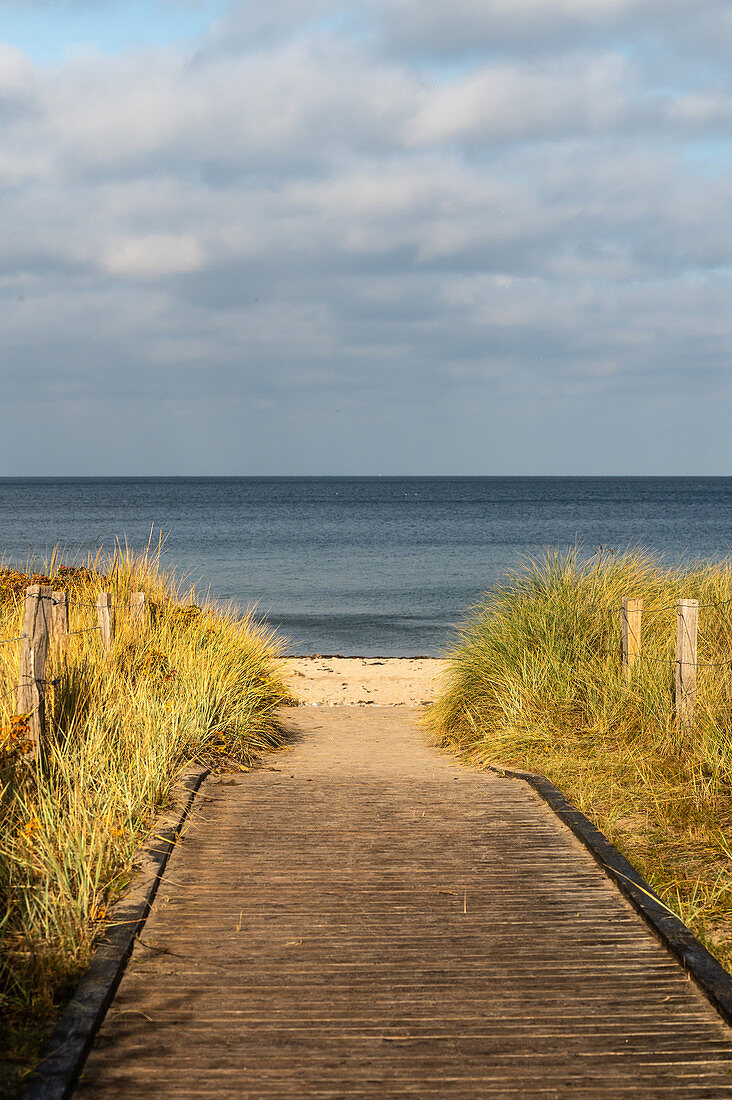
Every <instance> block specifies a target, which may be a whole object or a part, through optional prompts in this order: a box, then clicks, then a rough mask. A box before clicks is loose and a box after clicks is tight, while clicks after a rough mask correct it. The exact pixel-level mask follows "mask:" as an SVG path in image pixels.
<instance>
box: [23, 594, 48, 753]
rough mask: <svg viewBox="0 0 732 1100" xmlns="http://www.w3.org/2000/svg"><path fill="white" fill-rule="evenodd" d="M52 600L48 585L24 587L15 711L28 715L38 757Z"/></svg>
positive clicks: (44, 725)
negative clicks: (21, 637) (16, 709)
mask: <svg viewBox="0 0 732 1100" xmlns="http://www.w3.org/2000/svg"><path fill="white" fill-rule="evenodd" d="M51 599H52V597H51V586H50V585H48V584H32V585H31V586H30V588H26V590H25V608H24V611H23V632H22V633H23V639H22V643H21V647H20V676H19V679H18V714H27V715H28V732H29V734H30V740H31V741H32V743H33V755H34V756H38V754H39V752H40V750H41V746H42V744H43V738H44V735H45V732H46V699H45V694H44V693H45V690H46V658H47V656H48V633H49V630H48V628H49V621H50V618H51Z"/></svg>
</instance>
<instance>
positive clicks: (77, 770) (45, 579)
mask: <svg viewBox="0 0 732 1100" xmlns="http://www.w3.org/2000/svg"><path fill="white" fill-rule="evenodd" d="M46 571H47V573H48V574H50V576H39V575H37V574H36V575H33V576H32V577H31V576H30V575H27V574H22V573H19V572H17V571H15V570H13V569H9V568H0V638H12V637H15V636H16V635H18V634H19V632H20V624H21V620H22V604H23V598H24V594H25V588H26V586H27V585H28V584H30V583H51V584H52V585H53V586H54V588H67V589H68V590H69V600H70V623H69V629H70V631H74V630H83V629H85V628H87V627H93V626H94V625H95V623H96V612H95V608H94V604H95V601H96V595H97V593H98V592H99V591H102V590H104V591H110V592H111V593H112V599H113V607H114V608H115V609H116V610H115V615H116V635H115V641H114V644H113V648H112V650H111V652H110V653H109V654H108V655H107V656H106V657H104V656H103V655H102V652H101V644H100V637H99V634H98V632H94V631H91V632H88V633H81V634H77V635H75V636H73V637H71V638H70V639H69V645H68V650H67V653H66V655H65V656H64V657H61V656H60V655H59V654H56V655H55V658H54V659H53V661H52V664H51V666H50V675H49V678H51V677H53V679H54V681H56V682H55V685H54V686H53V687H52V688H49V696H48V708H49V714H50V718H51V721H50V732H49V737H48V744H47V751H46V757H45V761H44V763H43V765H42V766H39V765H36V764H34V763H33V762H32V761H30V758H29V757H28V755H27V753H26V752H25V751H24V750H25V748H26V744H25V735H24V729H25V727H24V723H23V721H22V719H19V718H18V716H16V715H14V714H13V710H14V706H15V692H14V688H15V685H16V683H17V677H18V661H19V647H18V645H17V644H6V645H0V696H1V697H2V698H0V720H1V721H2V729H0V891H1V897H2V906H1V912H2V916H1V917H0V922H1V923H0V943H1V947H2V956H1V962H0V1011H1V1012H2V1018H3V1021H4V1027H3V1029H2V1030H3V1035H4V1038H3V1040H2V1042H1V1045H0V1091H2V1092H5V1093H6V1094H12V1093H13V1091H14V1089H17V1087H18V1080H19V1078H20V1077H21V1076H22V1073H23V1072H24V1071H25V1070H26V1069H27V1067H28V1066H29V1065H31V1064H32V1062H33V1061H34V1058H35V1057H36V1056H37V1053H38V1050H39V1047H40V1044H41V1042H42V1040H43V1038H44V1037H45V1034H47V1032H48V1026H49V1022H50V1021H52V1019H53V1017H54V1015H55V1014H57V1011H58V1007H59V1005H61V1004H63V1002H64V999H65V998H67V997H68V995H69V993H70V992H71V990H72V989H73V986H74V983H75V982H76V980H77V978H78V976H79V974H80V972H81V970H82V969H83V968H84V966H85V965H86V963H87V961H88V959H89V955H90V951H91V949H92V946H93V943H94V939H95V936H96V935H97V934H98V933H99V931H100V929H103V927H104V919H105V915H106V910H107V908H108V907H109V905H110V903H111V902H112V901H113V900H114V899H115V897H116V896H118V894H119V893H120V892H121V890H122V888H123V886H124V885H125V884H126V882H127V881H129V877H130V874H131V871H132V870H133V862H134V853H135V851H136V849H137V848H138V847H139V845H140V843H141V841H142V839H143V838H144V837H145V835H146V834H147V833H149V830H150V827H151V825H152V823H153V821H154V819H155V817H156V815H157V814H158V813H159V812H160V811H161V810H162V809H163V808H164V807H165V806H166V804H168V803H169V801H170V798H171V790H172V787H173V785H174V783H175V781H176V779H177V777H178V776H179V775H180V773H181V771H182V770H184V769H185V767H186V766H187V765H189V764H190V763H191V762H193V761H198V762H201V763H203V764H211V765H213V766H219V767H220V766H227V767H240V766H246V765H247V763H249V762H251V760H252V759H253V758H254V757H255V756H256V754H257V753H258V752H259V751H260V750H262V749H263V748H266V747H268V746H271V745H272V744H274V743H276V742H277V740H278V723H277V718H276V709H277V707H278V706H279V705H280V704H281V703H282V702H283V701H286V700H287V698H288V691H287V689H286V687H285V685H284V683H283V680H282V678H281V675H280V668H279V665H278V662H277V658H278V652H279V649H278V644H277V641H276V639H275V638H274V637H273V636H272V635H268V634H266V633H263V632H262V631H261V630H259V629H256V628H255V627H254V626H253V624H252V623H251V621H250V620H244V621H241V620H240V619H239V618H238V616H237V615H236V614H235V613H234V612H233V611H231V612H226V611H221V610H220V609H215V608H210V607H204V608H199V607H197V606H195V605H193V604H192V603H191V599H192V593H191V592H186V591H182V590H181V589H180V587H179V586H178V585H177V583H176V581H175V579H174V577H173V576H171V575H169V574H166V573H164V572H163V571H162V570H161V568H160V562H159V554H158V555H149V554H148V555H146V556H144V557H142V558H137V559H135V558H133V557H131V556H130V555H129V554H125V553H117V554H115V555H112V556H111V557H109V558H108V559H106V560H103V559H101V558H97V559H96V560H94V561H89V562H87V563H85V565H84V566H78V565H77V566H69V565H63V564H60V563H59V562H58V561H51V562H50V563H47V565H46ZM133 591H144V592H145V594H146V597H147V605H148V613H147V616H146V621H145V623H144V624H143V625H141V624H139V623H132V622H131V619H130V616H129V613H128V612H125V608H127V607H128V604H129V595H130V593H131V592H133Z"/></svg>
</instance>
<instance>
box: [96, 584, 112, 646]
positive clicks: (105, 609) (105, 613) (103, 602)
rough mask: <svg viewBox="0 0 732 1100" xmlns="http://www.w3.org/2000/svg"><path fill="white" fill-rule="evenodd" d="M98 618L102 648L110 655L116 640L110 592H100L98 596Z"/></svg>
mask: <svg viewBox="0 0 732 1100" xmlns="http://www.w3.org/2000/svg"><path fill="white" fill-rule="evenodd" d="M97 618H98V619H99V629H100V630H101V632H102V647H103V649H104V652H105V653H108V652H109V650H110V649H111V647H112V642H113V640H114V625H113V623H112V596H111V594H110V593H109V592H100V593H99V594H98V595H97Z"/></svg>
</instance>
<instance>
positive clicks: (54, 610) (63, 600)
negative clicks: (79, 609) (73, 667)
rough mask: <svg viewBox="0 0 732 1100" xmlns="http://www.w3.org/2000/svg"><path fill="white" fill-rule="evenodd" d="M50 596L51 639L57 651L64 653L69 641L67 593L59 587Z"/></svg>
mask: <svg viewBox="0 0 732 1100" xmlns="http://www.w3.org/2000/svg"><path fill="white" fill-rule="evenodd" d="M51 596H52V600H53V602H52V605H51V640H52V641H54V642H55V643H56V645H57V647H58V651H59V653H64V652H65V651H66V646H67V645H68V642H69V594H68V592H67V591H66V590H65V589H60V590H59V591H58V592H52V593H51Z"/></svg>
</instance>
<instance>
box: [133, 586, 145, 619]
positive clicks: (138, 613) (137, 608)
mask: <svg viewBox="0 0 732 1100" xmlns="http://www.w3.org/2000/svg"><path fill="white" fill-rule="evenodd" d="M130 618H131V619H132V621H133V623H137V622H140V623H141V622H143V621H144V619H145V593H144V592H131V593H130Z"/></svg>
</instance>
